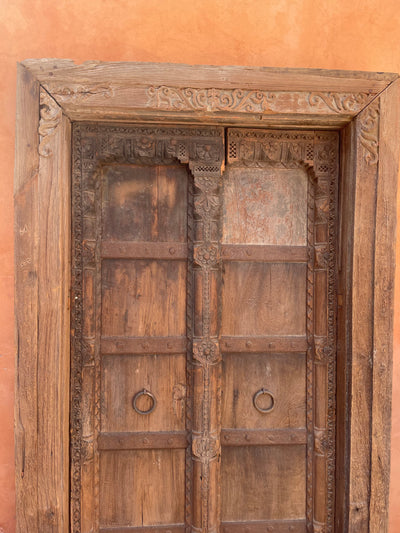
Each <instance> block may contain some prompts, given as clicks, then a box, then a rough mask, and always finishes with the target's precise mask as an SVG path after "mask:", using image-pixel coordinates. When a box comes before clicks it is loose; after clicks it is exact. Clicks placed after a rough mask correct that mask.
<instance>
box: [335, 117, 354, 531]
mask: <svg viewBox="0 0 400 533" xmlns="http://www.w3.org/2000/svg"><path fill="white" fill-rule="evenodd" d="M355 129H356V128H355V123H354V122H351V123H350V124H349V125H348V126H346V128H344V130H342V132H341V153H340V169H341V176H340V186H339V189H340V190H339V213H340V214H339V228H338V239H339V242H338V250H339V256H338V314H337V321H338V339H337V374H336V379H337V388H336V410H337V428H338V431H337V433H336V513H335V517H336V530H337V531H343V532H344V533H345V532H346V531H347V527H348V515H349V509H348V501H349V454H350V432H349V421H350V404H351V398H350V392H349V391H350V386H351V358H350V355H351V323H352V321H351V320H352V316H351V313H352V282H353V279H352V271H353V265H352V261H353V224H354V194H355V179H354V176H355V175H356V172H355V164H356V157H355V156H356V154H355V153H354V152H353V146H354V144H355Z"/></svg>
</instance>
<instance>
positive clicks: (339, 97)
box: [308, 92, 371, 113]
mask: <svg viewBox="0 0 400 533" xmlns="http://www.w3.org/2000/svg"><path fill="white" fill-rule="evenodd" d="M370 98H371V95H370V94H369V93H332V92H328V93H323V92H312V93H310V95H309V97H308V101H309V102H310V105H311V106H315V105H317V104H318V103H320V102H323V103H324V104H325V105H326V106H327V107H328V108H329V109H331V110H332V111H334V112H335V113H343V112H345V111H349V112H355V113H356V112H358V111H360V109H362V108H363V107H364V106H365V105H367V103H368V100H369V99H370Z"/></svg>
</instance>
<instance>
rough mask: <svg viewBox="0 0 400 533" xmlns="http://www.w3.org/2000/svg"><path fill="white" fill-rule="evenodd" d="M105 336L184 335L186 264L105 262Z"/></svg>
mask: <svg viewBox="0 0 400 533" xmlns="http://www.w3.org/2000/svg"><path fill="white" fill-rule="evenodd" d="M102 265H103V268H102V281H103V284H102V289H103V297H102V334H103V335H105V336H115V335H129V336H148V335H157V336H169V335H170V336H175V335H185V334H186V327H185V314H186V263H185V262H182V261H151V260H137V261H134V260H125V261H124V260H114V261H113V260H104V261H103V263H102Z"/></svg>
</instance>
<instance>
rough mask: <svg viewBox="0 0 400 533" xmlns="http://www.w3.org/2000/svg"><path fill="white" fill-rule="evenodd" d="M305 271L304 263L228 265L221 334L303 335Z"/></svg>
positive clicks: (226, 267)
mask: <svg viewBox="0 0 400 533" xmlns="http://www.w3.org/2000/svg"><path fill="white" fill-rule="evenodd" d="M306 268H307V266H306V265H305V264H301V263H288V264H270V263H246V262H230V263H226V264H225V273H224V275H223V289H222V327H221V330H222V334H223V335H302V334H304V333H305V325H306V305H305V303H306Z"/></svg>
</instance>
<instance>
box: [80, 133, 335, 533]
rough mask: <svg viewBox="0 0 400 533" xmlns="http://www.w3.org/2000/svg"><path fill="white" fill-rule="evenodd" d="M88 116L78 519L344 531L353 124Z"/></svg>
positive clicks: (192, 527) (170, 528) (135, 527)
mask: <svg viewBox="0 0 400 533" xmlns="http://www.w3.org/2000/svg"><path fill="white" fill-rule="evenodd" d="M79 132H80V135H82V137H81V140H80V143H81V145H80V146H81V147H82V149H81V151H80V152H77V153H76V155H75V159H74V176H75V175H76V176H78V178H77V179H76V180H75V181H74V186H75V187H79V188H80V189H79V193H77V196H78V197H79V198H80V199H81V204H80V205H79V209H76V211H75V212H74V228H78V229H77V230H76V229H75V234H74V243H75V244H74V246H75V248H74V249H75V251H76V252H75V253H76V256H75V259H74V261H75V263H74V264H78V263H79V261H80V262H81V263H80V269H79V268H77V269H76V270H75V271H74V272H77V274H75V275H77V276H80V275H81V280H82V283H81V282H80V281H79V280H78V281H79V282H78V283H77V286H80V283H81V285H82V292H81V293H80V292H79V291H77V292H76V293H75V294H76V296H75V299H77V300H78V304H77V305H76V309H78V311H79V312H78V315H77V316H74V317H73V318H74V324H76V325H77V326H76V328H75V330H74V331H73V333H72V338H73V381H72V389H71V390H72V404H71V411H72V428H71V429H72V434H73V448H72V477H71V502H72V513H73V520H72V531H73V533H78V532H79V533H89V532H90V533H95V532H99V533H110V532H114V533H128V532H129V531H130V532H134V533H147V532H148V533H151V532H153V533H155V532H156V533H162V532H165V533H167V532H168V533H177V532H183V531H185V533H239V532H240V533H243V532H244V531H246V532H248V533H265V532H266V531H272V532H274V533H277V532H282V533H283V532H285V533H286V532H288V531H290V532H292V531H293V532H295V533H296V532H297V533H300V532H301V533H306V532H307V533H311V532H315V533H320V532H322V531H323V532H324V533H333V524H334V516H333V509H334V490H335V479H334V472H335V470H334V469H335V357H336V348H335V338H336V325H335V305H336V303H335V290H334V288H335V280H336V233H335V232H336V218H335V217H336V204H337V201H336V194H337V193H336V188H337V154H338V152H337V134H336V133H335V132H310V131H308V132H293V131H292V132H290V131H287V132H284V131H273V130H241V129H235V128H234V129H228V130H227V131H226V132H225V133H226V139H227V143H228V146H227V154H228V155H227V157H226V160H225V165H226V168H225V170H224V172H223V173H222V177H221V168H222V167H224V161H223V157H222V153H223V152H222V149H223V142H224V132H223V130H222V129H221V128H207V127H199V128H190V127H186V126H185V127H183V126H182V127H172V128H166V127H162V128H161V127H160V128H153V127H147V126H146V127H139V126H137V127H136V126H132V127H130V126H129V127H124V128H119V127H113V126H105V125H104V126H96V127H94V126H92V125H88V126H87V128H86V127H85V126H82V127H81V128H80V130H79ZM176 160H178V161H180V162H181V163H177V161H176ZM182 163H183V164H182ZM80 273H81V274H80ZM80 298H81V302H82V305H81V307H79V302H80ZM80 309H81V311H80Z"/></svg>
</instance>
